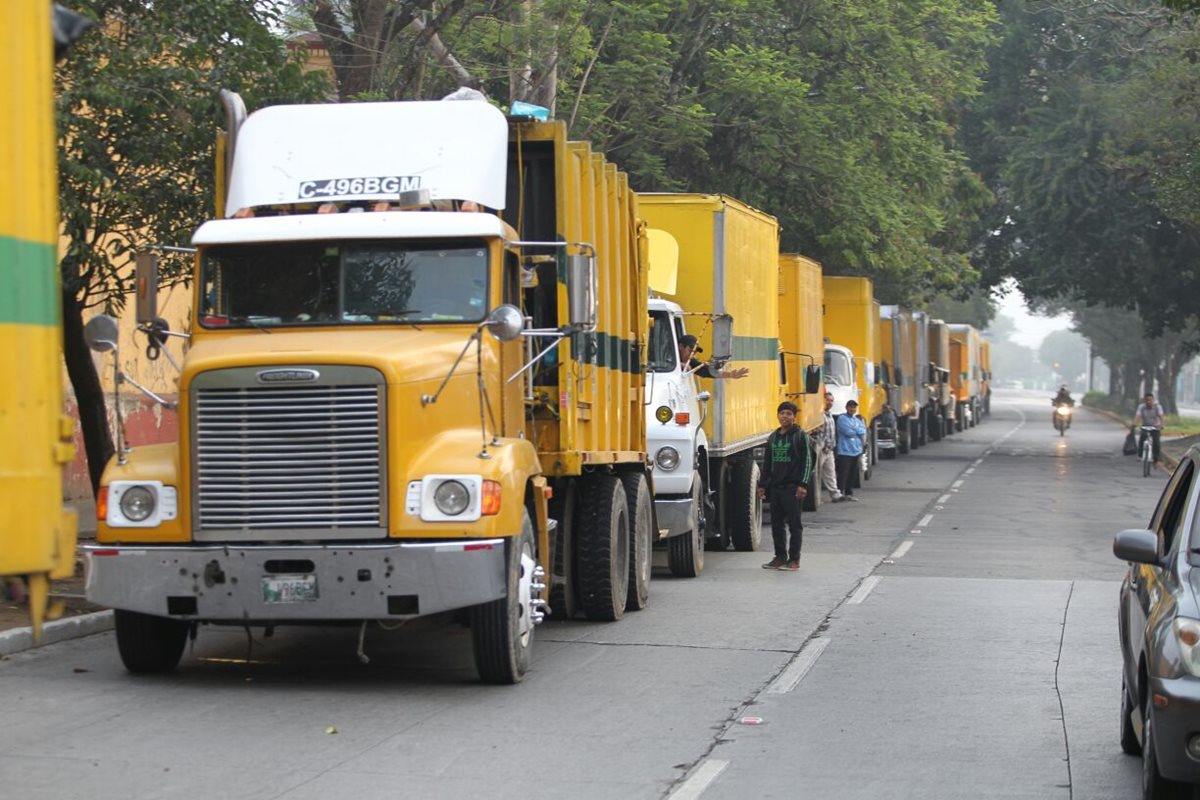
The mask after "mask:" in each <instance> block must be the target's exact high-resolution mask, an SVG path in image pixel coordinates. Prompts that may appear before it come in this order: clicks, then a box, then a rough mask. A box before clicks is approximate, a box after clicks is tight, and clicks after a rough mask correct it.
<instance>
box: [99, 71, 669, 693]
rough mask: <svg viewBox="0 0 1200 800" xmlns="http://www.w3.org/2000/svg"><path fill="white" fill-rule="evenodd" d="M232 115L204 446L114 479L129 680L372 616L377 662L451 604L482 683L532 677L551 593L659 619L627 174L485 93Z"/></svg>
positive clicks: (110, 571)
mask: <svg viewBox="0 0 1200 800" xmlns="http://www.w3.org/2000/svg"><path fill="white" fill-rule="evenodd" d="M225 97H226V101H227V109H228V115H229V119H230V125H229V136H228V141H227V144H226V152H228V153H230V154H231V155H232V164H231V168H230V172H229V181H228V190H227V194H226V196H225V207H224V218H222V219H216V220H213V221H210V222H207V223H205V224H204V225H202V226H201V227H200V228H199V229H198V230H197V231H196V233H195V234H194V236H193V240H192V241H193V244H194V245H195V246H196V248H197V250H198V252H197V254H196V262H195V273H194V275H193V285H194V286H195V287H196V291H195V298H194V308H193V319H194V320H195V324H194V325H193V327H192V330H191V332H190V337H191V338H190V344H189V347H188V350H187V354H186V358H185V359H184V361H183V364H182V375H181V378H180V403H179V416H180V420H181V424H180V428H181V434H180V439H179V441H178V442H177V443H172V444H168V445H160V446H152V447H142V448H139V449H138V450H137V451H136V452H128V451H123V452H121V453H119V454H118V455H117V457H116V458H115V459H114V460H113V462H111V463H110V464H109V465H108V468H107V470H106V472H105V474H104V477H103V481H102V483H103V486H102V498H101V499H102V507H104V508H106V513H105V516H104V517H103V518H102V519H101V520H100V521H99V526H98V531H97V544H96V545H95V546H94V547H90V548H88V556H89V559H90V569H91V572H90V575H89V587H88V595H89V597H90V599H91V600H92V601H93V602H97V603H100V604H103V605H106V606H109V607H112V608H114V609H115V610H116V638H117V646H118V649H119V651H120V654H121V658H122V660H123V661H124V663H125V665H126V667H127V668H128V669H129V670H130V671H132V672H135V673H145V672H166V671H169V670H171V669H173V668H174V667H175V666H176V664H177V663H178V661H179V659H180V657H181V654H182V651H183V647H184V643H185V641H186V639H187V637H188V635H189V632H190V631H193V630H194V629H195V628H196V626H197V625H198V624H201V623H214V624H222V623H229V624H235V625H238V626H268V627H269V626H273V625H277V624H302V623H320V624H330V623H343V624H352V625H355V626H357V627H358V628H359V631H360V636H359V654H360V655H362V648H363V636H364V635H365V632H366V630H367V627H368V624H369V623H371V622H382V623H387V622H393V623H395V622H399V621H403V620H408V619H412V618H415V617H421V616H427V615H431V614H437V613H439V612H451V611H453V612H457V613H459V614H461V615H462V616H463V617H464V618H465V619H466V620H467V621H469V624H470V627H471V639H472V644H473V648H474V654H475V663H476V666H477V669H478V671H479V674H480V676H481V677H482V678H483V679H484V680H485V681H488V682H494V683H512V682H516V681H519V680H520V679H521V677H522V676H523V675H524V673H525V670H526V668H527V666H528V663H529V657H530V649H531V647H532V640H533V632H534V625H535V623H537V622H540V621H541V618H542V616H543V613H544V610H545V604H546V592H547V590H549V594H550V598H551V603H552V609H553V611H555V612H557V613H560V614H569V613H572V612H573V610H574V606H575V605H576V604H578V605H579V606H580V607H582V609H583V611H584V612H585V613H586V614H587V616H588V617H589V618H593V619H617V618H619V617H621V616H622V614H623V613H624V612H625V610H626V609H632V608H639V607H641V606H642V605H644V604H645V603H646V596H647V591H648V580H649V572H650V552H649V546H650V541H651V536H652V532H653V506H652V503H651V497H650V484H649V480H648V474H647V469H646V450H645V420H644V417H643V402H644V394H643V377H642V376H643V371H642V358H643V352H644V347H645V343H646V335H647V327H648V317H647V312H646V300H647V287H646V273H645V268H644V256H645V253H644V248H643V247H642V237H641V233H640V227H639V223H638V219H637V198H636V196H635V194H634V193H633V192H632V191H630V189H629V186H628V182H627V180H626V178H625V176H624V175H623V174H622V173H620V172H619V171H618V170H617V169H616V167H615V166H613V165H612V164H610V163H608V162H607V161H606V160H605V159H604V158H603V157H602V156H600V155H599V154H596V153H593V152H591V150H590V148H589V147H588V145H586V144H581V143H575V142H568V141H567V139H566V135H565V126H564V125H563V124H562V123H557V122H552V123H536V122H532V121H518V122H514V123H512V124H511V125H510V124H509V123H508V122H507V121H506V120H505V117H504V116H503V115H502V114H501V113H500V112H499V111H498V110H497V109H495V108H494V107H492V106H491V105H489V104H487V103H485V102H433V103H427V102H411V103H352V104H341V105H309V106H274V107H271V108H267V109H264V110H261V111H258V112H256V113H254V114H251V115H249V116H248V117H245V118H244V122H242V121H241V120H242V118H243V116H244V110H243V107H242V106H241V104H240V101H238V100H237V98H236V96H233V95H229V94H226V95H225ZM343 142H354V146H353V147H344V146H340V145H339V143H343ZM149 271H150V272H151V273H152V272H153V270H149ZM145 283H147V284H148V285H150V286H153V282H152V281H150V280H147V281H146V282H145Z"/></svg>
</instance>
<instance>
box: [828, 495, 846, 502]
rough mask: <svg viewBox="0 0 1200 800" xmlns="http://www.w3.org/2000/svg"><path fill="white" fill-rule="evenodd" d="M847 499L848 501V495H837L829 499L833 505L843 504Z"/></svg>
mask: <svg viewBox="0 0 1200 800" xmlns="http://www.w3.org/2000/svg"><path fill="white" fill-rule="evenodd" d="M845 499H846V495H844V494H835V495H833V496H832V497H830V498H829V502H831V503H840V502H842V501H843V500H845Z"/></svg>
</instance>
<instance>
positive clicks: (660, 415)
mask: <svg viewBox="0 0 1200 800" xmlns="http://www.w3.org/2000/svg"><path fill="white" fill-rule="evenodd" d="M674 416H675V412H674V411H672V410H671V409H670V408H669V407H668V406H659V407H658V408H656V409H655V410H654V418H655V419H656V420H658V421H659V422H661V423H662V424H663V425H666V424H667V423H668V422H670V421H671V418H672V417H674Z"/></svg>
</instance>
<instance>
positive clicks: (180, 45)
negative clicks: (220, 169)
mask: <svg viewBox="0 0 1200 800" xmlns="http://www.w3.org/2000/svg"><path fill="white" fill-rule="evenodd" d="M72 6H73V8H74V9H75V10H76V11H79V12H81V13H83V14H86V15H88V16H90V17H92V18H94V19H96V20H97V22H98V26H97V29H96V30H95V31H94V32H93V35H89V36H87V37H85V38H84V39H83V40H81V41H80V42H79V43H78V44H77V45H76V46H75V47H74V48H73V49H72V50H71V51H70V54H69V57H68V58H67V59H66V60H65V61H63V62H62V63H60V64H59V67H58V84H59V87H60V91H59V95H58V100H57V107H58V130H59V134H60V136H61V140H62V146H61V147H60V149H59V153H60V158H59V176H60V187H61V188H60V195H59V197H60V199H59V206H60V211H61V214H62V222H63V234H64V237H65V239H66V252H65V254H64V256H63V259H62V263H61V266H62V276H63V285H64V287H65V288H66V289H67V290H68V291H69V292H71V293H72V295H73V296H74V297H75V298H76V299H77V301H78V302H79V304H80V306H81V307H85V306H87V305H95V304H98V303H100V304H104V305H106V306H108V307H109V308H112V309H119V308H120V307H121V306H122V304H123V302H124V292H125V291H126V290H127V289H128V288H129V287H128V282H129V280H130V277H131V276H130V275H129V273H128V269H127V268H128V265H129V263H130V259H131V258H132V251H133V250H134V249H136V248H137V247H140V246H143V245H147V244H166V245H182V246H186V245H187V244H188V243H189V242H190V240H191V234H192V232H193V231H194V230H195V228H196V226H197V225H198V224H199V223H200V222H202V221H203V220H204V219H206V218H207V217H209V216H211V209H212V208H213V190H214V184H215V170H214V146H215V138H216V133H217V130H218V128H219V127H221V126H222V125H223V123H224V118H223V115H222V113H221V111H220V105H219V101H218V98H217V92H218V90H219V89H221V88H229V89H233V90H236V91H240V92H241V93H242V94H243V96H244V98H245V99H246V101H247V105H248V106H249V107H251V108H253V107H255V106H258V105H265V104H268V103H279V102H285V101H291V100H297V99H311V98H315V97H318V96H320V93H321V91H322V90H323V87H324V81H323V78H322V77H321V76H319V75H316V74H312V75H308V76H304V75H303V74H302V73H301V69H300V64H299V63H298V61H297V60H296V59H294V58H289V56H288V54H287V52H286V50H285V48H284V46H283V43H282V42H281V41H280V40H279V39H277V38H276V37H275V36H274V34H272V33H271V31H270V29H269V27H268V26H269V24H270V23H271V21H272V16H271V13H270V10H269V8H267V7H265V6H262V5H259V4H256V3H254V2H250V0H206V2H204V3H192V2H188V1H187V0H156V2H154V3H153V4H150V3H146V2H142V0H82V1H81V2H75V3H73V4H72ZM173 263H174V264H175V267H176V270H177V271H178V270H180V269H185V268H186V264H185V262H184V260H183V259H176V260H175V261H174V262H173ZM68 313H70V310H68Z"/></svg>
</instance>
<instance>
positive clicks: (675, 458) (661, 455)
mask: <svg viewBox="0 0 1200 800" xmlns="http://www.w3.org/2000/svg"><path fill="white" fill-rule="evenodd" d="M654 463H656V464H658V466H659V468H660V469H662V470H665V471H667V472H671V471H673V470H675V469H678V467H679V451H678V450H676V449H675V448H674V447H670V446H667V447H660V448H658V452H657V453H655V454H654Z"/></svg>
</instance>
